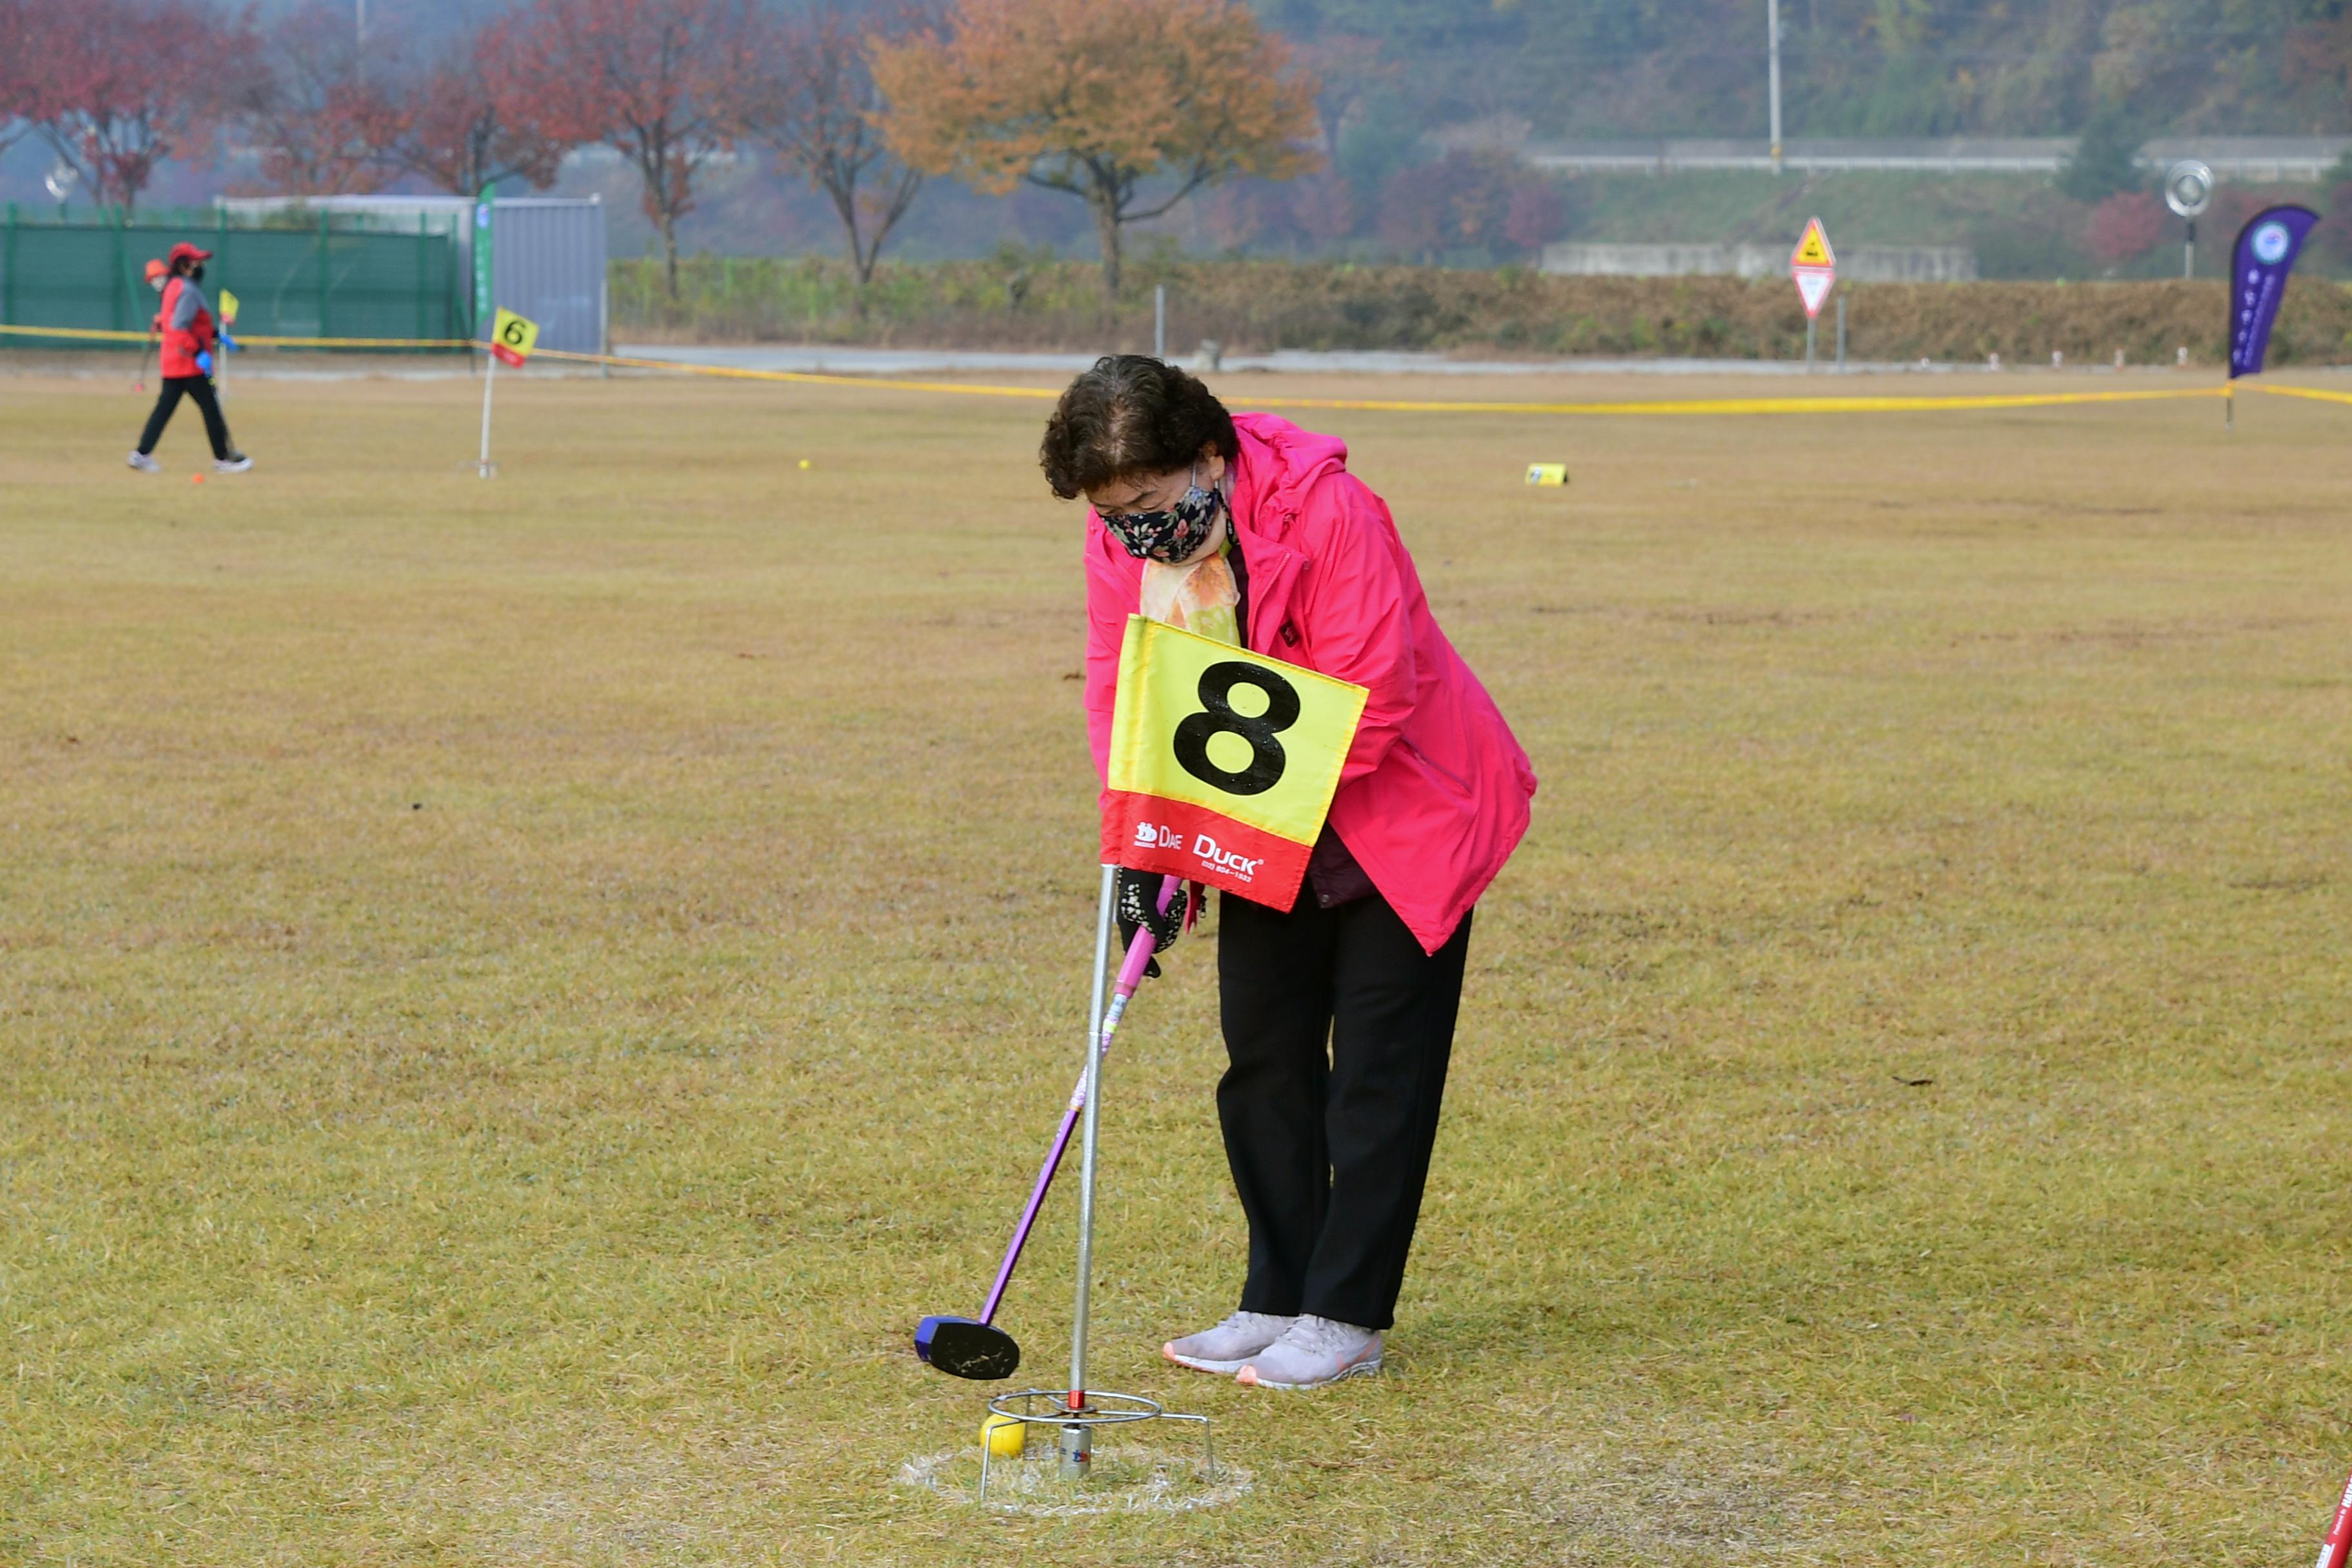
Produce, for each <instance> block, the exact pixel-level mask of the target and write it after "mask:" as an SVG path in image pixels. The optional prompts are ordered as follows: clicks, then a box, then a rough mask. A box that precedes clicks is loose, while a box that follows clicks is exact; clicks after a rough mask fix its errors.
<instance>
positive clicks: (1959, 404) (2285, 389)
mask: <svg viewBox="0 0 2352 1568" xmlns="http://www.w3.org/2000/svg"><path fill="white" fill-rule="evenodd" d="M0 335H5V336H16V337H40V338H77V339H86V340H91V341H99V342H131V343H137V342H145V341H146V339H147V334H146V333H144V332H121V331H99V330H96V329H92V328H78V327H12V326H0ZM237 342H240V343H251V344H253V345H254V346H255V347H257V348H333V349H370V348H373V349H474V350H480V349H482V348H483V347H484V346H485V345H484V344H482V343H480V342H477V341H476V340H474V339H472V338H291V337H246V338H239V339H238V340H237ZM532 357H533V358H535V359H551V360H563V361H566V362H568V363H573V364H601V365H612V366H616V367H618V368H620V369H623V370H657V371H668V372H671V373H673V374H678V375H707V376H717V377H719V378H721V379H724V380H730V381H777V382H788V383H794V384H801V385H806V386H862V387H868V388H871V389H873V390H875V391H878V392H934V393H941V394H945V395H950V396H957V397H1020V398H1030V399H1052V398H1057V397H1059V396H1061V393H1060V392H1059V391H1058V390H1056V389H1055V388H1053V387H1049V386H992V385H989V384H985V383H982V382H970V381H907V380H899V379H895V378H892V377H887V376H873V375H841V374H830V373H827V372H824V371H809V370H747V369H743V368H740V367H739V366H735V365H723V364H691V363H687V362H685V361H682V360H665V359H642V358H637V357H634V356H631V355H626V354H587V353H572V352H569V351H567V350H563V349H541V350H539V351H538V352H537V353H535V354H533V355H532ZM2251 390H2252V391H2256V392H2267V393H2272V394H2273V395H2277V396H2280V397H2307V398H2313V399H2315V400H2318V401H2320V402H2325V403H2352V393H2345V392H2323V391H2321V390H2319V389H2318V388H2316V387H2309V386H2261V385H2258V386H2254V387H2252V388H2251ZM2229 391H2230V388H2229V387H2227V386H2176V387H2164V388H2160V389H2156V390H2151V391H2146V392H2001V393H1982V394H1969V393H1962V394H1958V395H1951V396H1945V397H1919V396H1906V397H1869V396H1862V397H1855V396H1836V395H1822V396H1818V397H1716V398H1690V399H1684V400H1675V399H1672V398H1656V399H1652V400H1648V401H1643V402H1632V403H1461V402H1440V401H1436V400H1425V401H1404V400H1399V399H1390V398H1370V397H1253V398H1246V399H1236V400H1235V401H1237V402H1244V403H1246V404H1247V405H1248V406H1250V407H1252V408H1325V409H1347V410H1355V411H1359V412H1370V413H1386V414H1548V415H1588V416H1590V415H1642V414H1699V415H1706V414H1712V415H1736V414H1927V413H1937V414H1940V413H1947V412H1958V411H1962V410H1968V409H1994V408H2058V407H2066V406H2070V405H2078V404H2092V403H2154V402H2160V401H2168V400H2171V399H2175V398H2183V397H2221V396H2225V395H2227V394H2228V393H2229Z"/></svg>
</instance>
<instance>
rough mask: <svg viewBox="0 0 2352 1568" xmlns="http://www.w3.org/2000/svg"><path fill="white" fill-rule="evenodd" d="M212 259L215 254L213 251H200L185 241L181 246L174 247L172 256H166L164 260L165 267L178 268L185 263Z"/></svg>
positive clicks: (181, 242)
mask: <svg viewBox="0 0 2352 1568" xmlns="http://www.w3.org/2000/svg"><path fill="white" fill-rule="evenodd" d="M212 258H213V253H212V252H211V251H209V250H199V249H197V248H196V247H194V246H193V245H190V244H189V243H188V242H187V241H186V240H182V241H180V243H179V244H177V245H175V246H173V247H172V251H171V254H170V255H169V256H166V257H165V258H163V259H164V263H165V265H167V266H171V267H177V266H178V265H180V263H181V262H183V261H210V260H211V259H212Z"/></svg>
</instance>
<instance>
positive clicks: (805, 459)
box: [801, 458, 808, 468]
mask: <svg viewBox="0 0 2352 1568" xmlns="http://www.w3.org/2000/svg"><path fill="white" fill-rule="evenodd" d="M801 467H802V468H807V467H808V459H807V458H802V459H801Z"/></svg>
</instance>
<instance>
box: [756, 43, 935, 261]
mask: <svg viewBox="0 0 2352 1568" xmlns="http://www.w3.org/2000/svg"><path fill="white" fill-rule="evenodd" d="M928 20H929V18H928V17H925V16H922V15H920V14H919V12H918V11H917V10H916V9H915V8H914V7H912V6H902V7H899V8H897V9H895V10H893V11H891V12H888V13H886V14H885V15H884V16H881V17H880V18H879V19H878V22H877V24H875V25H869V26H866V27H865V28H862V29H861V28H859V27H856V26H852V25H851V24H850V22H849V21H848V19H847V18H845V16H843V15H842V14H841V13H840V12H839V11H837V10H832V9H827V10H825V11H824V12H822V13H820V14H819V15H818V16H815V17H814V18H813V19H811V20H809V21H807V22H804V23H802V24H800V25H798V26H793V27H792V28H790V29H789V30H787V31H785V32H783V33H782V34H779V35H777V36H776V37H774V39H773V46H774V60H773V64H772V67H771V68H770V70H769V72H768V80H769V88H768V91H767V92H766V93H764V94H763V95H761V100H760V101H759V103H758V105H757V108H756V110H755V111H754V114H753V116H752V118H753V121H754V122H755V123H756V125H757V127H758V130H759V132H760V134H761V136H763V137H765V138H766V139H767V140H768V141H770V142H773V143H774V145H775V148H776V153H777V156H778V159H779V161H781V162H782V163H784V164H785V165H786V166H787V167H789V168H791V169H793V170H794V171H795V172H797V173H798V174H800V175H801V176H802V177H803V179H805V180H807V181H808V183H809V184H811V185H812V186H814V188H815V189H816V190H817V191H818V192H819V193H820V194H822V195H824V197H825V198H826V199H827V200H828V201H830V202H832V204H833V210H834V212H835V214H836V215H837V216H839V217H840V219H841V226H842V229H843V231H844V233H845V236H846V237H847V239H848V241H849V262H850V265H851V266H852V267H854V268H856V270H857V281H858V285H859V287H860V288H861V289H862V288H863V287H864V286H865V285H866V284H867V283H870V282H872V281H873V280H874V263H875V262H876V261H877V259H879V258H880V257H881V254H882V247H883V246H884V245H886V244H887V243H888V242H889V238H890V231H891V230H892V229H893V228H896V227H897V226H898V220H899V219H900V218H903V217H905V216H907V209H908V207H909V206H911V205H914V200H915V193H916V192H918V191H919V190H920V189H922V184H923V176H922V175H921V174H919V173H918V172H917V171H915V170H913V169H910V168H908V166H907V165H906V164H904V163H900V162H899V161H898V159H897V158H896V157H894V156H893V155H892V154H891V152H890V149H889V147H888V146H887V144H886V143H885V142H883V140H882V132H881V129H880V114H881V110H882V98H881V94H880V93H879V92H877V90H876V89H875V86H874V73H873V71H872V69H871V68H869V66H868V64H867V59H868V55H867V47H868V45H869V44H870V43H871V42H873V41H874V40H876V39H877V38H880V39H896V38H899V37H904V36H905V35H906V34H908V33H909V32H911V31H913V30H914V29H915V28H916V27H917V26H919V25H921V24H922V23H924V22H926V21H928Z"/></svg>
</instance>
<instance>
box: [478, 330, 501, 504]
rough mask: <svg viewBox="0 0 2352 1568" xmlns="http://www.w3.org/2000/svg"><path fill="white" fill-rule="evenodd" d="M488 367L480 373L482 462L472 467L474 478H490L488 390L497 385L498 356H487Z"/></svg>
mask: <svg viewBox="0 0 2352 1568" xmlns="http://www.w3.org/2000/svg"><path fill="white" fill-rule="evenodd" d="M489 361H490V363H489V365H488V368H487V369H485V370H484V372H483V373H482V460H481V461H480V462H478V463H476V464H475V465H474V477H475V478H476V479H488V478H489V477H490V388H491V387H493V386H495V385H497V384H498V380H499V356H498V355H496V354H491V355H490V356H489Z"/></svg>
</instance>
